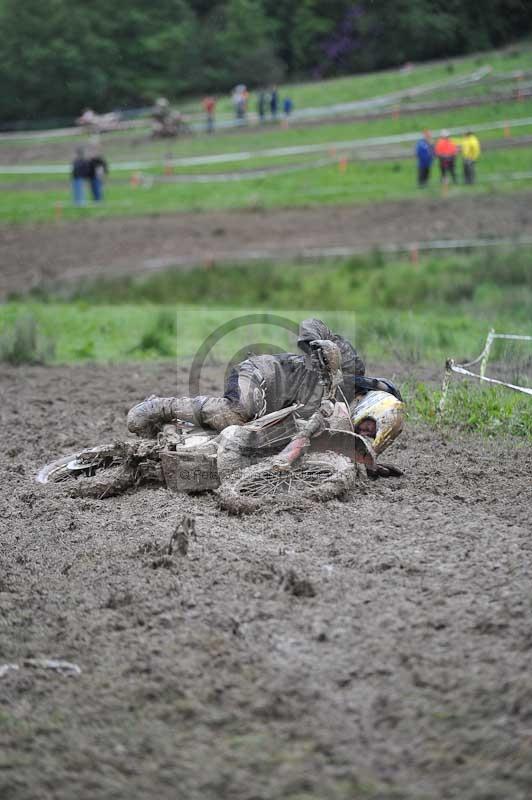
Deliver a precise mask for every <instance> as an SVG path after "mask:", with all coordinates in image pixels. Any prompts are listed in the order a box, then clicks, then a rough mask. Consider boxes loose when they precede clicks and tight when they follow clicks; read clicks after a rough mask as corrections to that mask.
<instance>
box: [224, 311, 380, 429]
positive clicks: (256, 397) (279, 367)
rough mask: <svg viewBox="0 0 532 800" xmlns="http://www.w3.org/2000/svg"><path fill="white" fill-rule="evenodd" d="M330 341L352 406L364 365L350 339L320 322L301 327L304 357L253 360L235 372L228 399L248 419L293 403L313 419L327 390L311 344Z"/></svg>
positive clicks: (285, 355)
mask: <svg viewBox="0 0 532 800" xmlns="http://www.w3.org/2000/svg"><path fill="white" fill-rule="evenodd" d="M315 339H328V340H330V341H332V342H334V343H335V344H336V345H337V347H338V348H339V350H340V353H341V356H342V373H343V375H344V382H343V384H342V385H341V388H342V390H343V392H344V393H345V395H346V399H347V402H350V401H351V400H352V399H353V397H354V394H355V386H354V381H353V377H354V376H355V375H364V362H363V361H362V359H361V358H359V356H358V355H357V352H356V350H355V349H354V347H353V346H352V345H351V343H350V342H348V341H347V339H344V337H342V336H339V335H338V334H335V333H333V332H332V331H331V330H329V328H328V327H327V326H326V325H325V323H323V322H321V320H319V319H308V320H305V321H304V322H302V323H301V325H300V327H299V337H298V342H297V343H298V346H299V348H300V349H301V350H302V352H303V354H296V353H278V354H273V355H257V356H250V357H249V358H247V359H246V360H245V361H242V362H241V363H240V364H238V365H237V366H236V367H234V369H233V370H232V372H231V374H230V375H229V379H228V381H227V384H226V387H225V395H224V396H225V397H226V398H227V399H228V400H230V401H231V402H232V403H235V404H236V405H237V406H238V407H239V408H240V409H242V412H243V413H244V415H245V416H246V417H247V418H248V419H254V418H256V417H260V416H263V415H264V414H269V413H270V412H271V411H278V410H279V409H281V408H286V407H287V406H290V405H292V404H293V403H301V404H303V408H302V409H301V410H300V411H299V413H300V414H301V416H302V417H309V416H310V415H311V414H313V413H314V411H316V410H317V408H318V407H319V405H320V402H321V399H322V396H323V386H322V385H321V384H320V382H319V378H320V376H319V374H318V372H316V371H315V370H314V369H313V368H312V364H311V359H310V347H309V344H310V342H312V341H314V340H315Z"/></svg>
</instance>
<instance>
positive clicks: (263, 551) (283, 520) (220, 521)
mask: <svg viewBox="0 0 532 800" xmlns="http://www.w3.org/2000/svg"><path fill="white" fill-rule="evenodd" d="M185 377H186V374H185V372H184V371H182V372H180V373H179V374H178V382H179V383H180V386H179V388H181V389H182V388H184V385H185ZM212 379H213V386H214V385H215V384H216V383H217V382H218V380H219V379H220V375H219V374H218V373H213V374H212ZM0 380H1V382H2V385H3V387H4V391H3V394H4V398H5V399H4V404H3V406H2V411H1V414H2V431H3V441H2V445H3V446H2V452H1V455H0V462H1V464H2V467H3V475H4V481H3V486H2V497H3V507H2V509H1V513H0V520H1V521H0V529H1V530H2V533H1V541H2V548H1V550H0V664H1V663H4V662H9V663H11V662H12V663H19V664H20V663H21V662H22V661H23V659H25V658H29V657H35V658H39V657H47V658H60V659H66V660H68V661H72V662H74V663H76V664H78V665H79V666H80V667H81V669H82V674H81V676H79V677H64V676H60V675H57V674H56V673H54V672H51V671H47V670H40V669H35V668H31V667H25V668H21V669H20V670H19V671H10V672H8V673H7V674H5V675H4V676H3V677H0V704H1V705H0V709H1V710H0V796H1V797H2V799H3V800H4V799H5V800H30V798H31V800H34V799H35V798H42V797H47V798H54V799H55V798H58V799H59V798H61V800H63V799H64V800H67V798H68V800H70V798H72V797H80V798H89V797H90V798H92V799H93V800H100V799H101V800H104V798H105V800H108V798H124V800H125V798H128V800H130V799H131V798H133V799H136V798H139V800H140V798H147V797H159V798H175V797H179V798H183V799H184V800H222V799H223V798H227V799H228V800H229V798H231V800H271V799H272V798H280V797H283V798H291V800H296V798H297V800H303V798H304V799H305V800H352V799H353V798H355V797H356V798H378V799H379V800H383V799H386V798H390V800H391V798H394V799H395V800H397V798H404V800H421V798H423V799H424V800H429V799H430V800H436V799H438V800H439V799H440V798H456V799H457V800H458V798H459V800H472V799H473V798H475V800H481V799H482V800H488V799H489V800H503V799H504V800H527V799H528V798H529V797H530V796H531V793H532V759H531V757H530V753H531V741H532V739H531V737H532V676H531V673H530V657H531V652H532V628H531V623H530V612H531V605H530V570H531V568H532V544H531V540H530V516H529V499H530V498H529V490H530V478H531V477H532V464H531V461H532V453H531V450H530V448H529V447H524V446H523V445H518V444H517V443H516V442H509V443H508V444H507V445H506V444H504V443H503V442H501V441H500V440H498V441H497V442H496V443H492V442H483V441H480V440H477V439H475V438H472V437H469V438H464V439H458V438H452V437H451V438H447V437H445V436H443V435H440V434H438V433H435V432H432V431H429V430H428V429H423V430H418V431H415V430H409V431H408V432H407V433H406V434H405V435H404V437H403V440H402V442H400V443H398V446H396V447H395V451H394V453H393V456H392V454H391V453H390V455H389V458H390V460H394V461H395V463H397V464H398V465H400V466H402V467H404V468H405V469H406V475H405V477H404V478H402V479H399V480H396V481H380V482H376V483H372V484H369V485H367V486H366V485H361V486H360V489H359V491H358V492H356V493H355V494H353V496H352V497H350V498H349V499H348V501H347V502H339V501H333V502H331V503H329V504H327V505H324V506H315V507H314V508H313V509H312V510H311V511H310V512H308V513H303V512H298V511H293V512H282V513H277V512H276V511H275V509H274V508H269V509H268V510H266V511H265V512H264V513H263V514H261V515H256V516H252V517H248V518H242V519H235V518H230V517H228V516H227V515H226V514H225V513H224V512H221V511H220V510H219V509H218V507H217V503H216V500H215V498H214V497H213V496H206V497H204V498H201V499H200V498H197V499H193V498H190V497H176V496H171V495H169V494H168V493H166V492H165V491H163V490H141V491H139V492H137V493H136V494H132V495H129V496H126V497H122V498H116V499H109V500H104V501H95V500H79V499H73V498H67V497H65V496H64V494H63V493H62V492H61V491H59V490H56V491H53V490H52V491H46V490H44V489H43V488H41V487H38V486H37V485H35V484H34V483H33V474H34V471H35V469H36V468H37V467H38V466H40V465H42V463H44V462H45V461H47V460H50V458H51V457H53V456H55V455H59V454H62V453H65V452H68V451H70V450H72V449H74V448H75V447H77V446H83V445H89V444H94V443H96V442H98V441H102V440H106V439H109V438H110V437H111V438H112V437H113V436H115V435H117V436H119V435H122V434H123V431H124V415H125V412H126V410H127V408H128V407H129V405H131V404H132V403H133V402H134V401H135V400H137V399H138V398H141V397H143V396H144V395H146V394H147V393H148V392H151V391H154V390H155V391H157V392H163V393H164V392H173V391H175V388H176V387H175V375H174V374H173V371H172V370H171V369H169V368H168V367H156V366H152V367H148V366H146V367H140V366H134V367H130V368H127V367H125V366H122V367H112V368H106V367H95V366H86V367H75V368H50V369H45V368H32V369H30V368H25V369H20V370H14V369H7V368H2V370H1V372H0ZM183 513H187V514H194V515H195V516H196V524H197V528H198V541H197V542H191V546H190V550H189V553H188V555H187V556H178V555H176V556H174V557H173V561H172V563H171V564H170V565H169V566H168V568H163V567H161V568H158V569H154V567H153V561H154V557H153V548H154V547H157V546H162V545H164V544H165V543H166V542H167V541H168V540H169V537H170V534H171V532H172V530H173V528H174V526H175V523H176V521H177V520H179V519H180V517H181V515H182V514H183ZM291 571H292V573H293V576H296V577H297V578H298V579H301V580H306V581H308V582H310V585H311V587H312V590H313V591H314V595H313V596H309V595H312V591H309V586H308V585H307V586H306V587H305V584H303V588H306V591H303V592H302V593H301V592H300V593H299V594H298V591H299V590H301V584H299V585H298V583H297V580H296V581H294V579H293V577H292V580H291V581H290V580H287V577H288V576H289V575H290V574H291ZM298 586H299V590H298Z"/></svg>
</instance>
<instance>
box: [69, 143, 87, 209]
mask: <svg viewBox="0 0 532 800" xmlns="http://www.w3.org/2000/svg"><path fill="white" fill-rule="evenodd" d="M71 177H72V198H73V200H74V205H76V206H84V205H85V181H86V180H87V178H88V162H87V159H86V158H85V153H84V151H83V148H82V147H78V148H77V150H76V155H75V156H74V161H73V162H72V172H71Z"/></svg>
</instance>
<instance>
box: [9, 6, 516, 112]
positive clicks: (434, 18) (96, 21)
mask: <svg viewBox="0 0 532 800" xmlns="http://www.w3.org/2000/svg"><path fill="white" fill-rule="evenodd" d="M0 30H1V31H2V36H1V37H0V75H1V77H2V88H3V91H2V93H1V95H0V122H1V123H5V122H6V121H10V120H37V119H45V118H46V119H49V118H52V117H65V118H66V117H71V116H77V115H78V114H79V113H80V111H81V110H82V109H83V108H84V107H86V106H91V107H93V108H95V109H96V110H98V111H108V110H111V109H114V108H125V107H135V106H142V105H146V104H150V103H151V102H152V101H153V99H154V98H155V97H157V96H159V95H166V96H168V97H170V98H177V97H180V96H184V95H192V94H200V93H207V92H208V93H220V92H227V91H228V90H230V89H231V87H233V86H234V85H235V84H236V83H246V84H248V85H249V86H250V87H258V86H267V85H269V84H272V83H276V82H279V81H281V80H285V79H319V78H326V77H332V76H335V75H341V74H349V73H353V72H360V71H370V70H375V69H382V68H386V67H392V66H395V65H399V64H402V63H405V62H406V61H420V60H423V59H428V58H440V57H447V56H455V55H458V54H463V53H467V52H471V51H474V50H482V49H485V48H489V47H497V46H500V45H503V44H505V43H506V42H508V41H510V40H512V39H513V38H515V37H517V36H522V35H524V34H526V33H528V32H530V31H531V30H532V14H531V13H530V4H529V0H482V2H479V0H475V2H472V0H358V1H357V2H353V0H283V2H279V0H220V2H212V1H211V0H188V1H187V0H113V2H109V0H90V2H86V0H23V1H22V2H20V0H0Z"/></svg>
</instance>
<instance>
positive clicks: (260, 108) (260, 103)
mask: <svg viewBox="0 0 532 800" xmlns="http://www.w3.org/2000/svg"><path fill="white" fill-rule="evenodd" d="M266 100H267V98H266V92H265V91H264V89H261V90H260V92H259V97H258V100H257V113H258V115H259V122H260V123H263V122H264V120H265V118H266Z"/></svg>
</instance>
